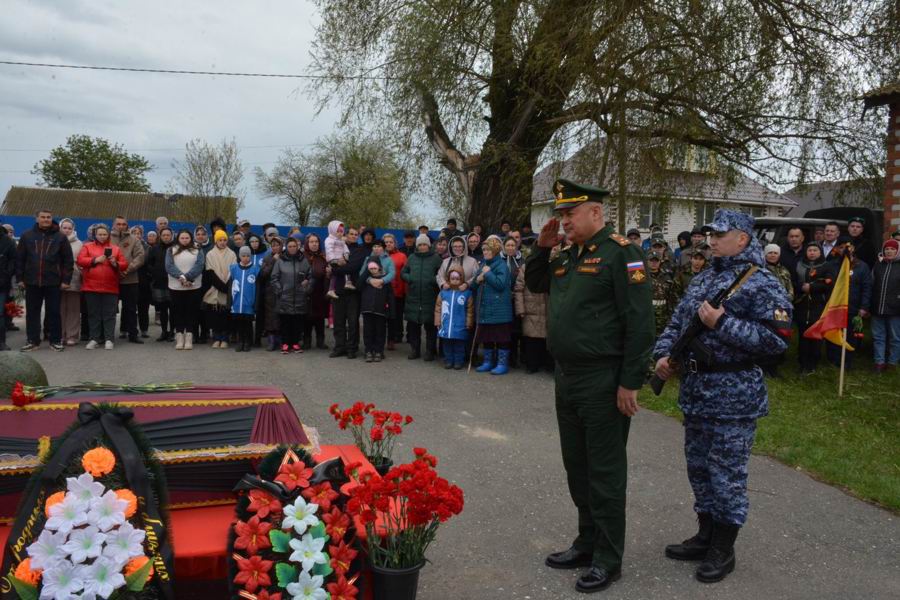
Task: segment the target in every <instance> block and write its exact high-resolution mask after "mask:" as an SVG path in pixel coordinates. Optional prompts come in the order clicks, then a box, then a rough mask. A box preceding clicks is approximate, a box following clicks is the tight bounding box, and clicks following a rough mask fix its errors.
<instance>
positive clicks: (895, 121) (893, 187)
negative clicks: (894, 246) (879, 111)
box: [884, 96, 900, 238]
mask: <svg viewBox="0 0 900 600" xmlns="http://www.w3.org/2000/svg"><path fill="white" fill-rule="evenodd" d="M888 112H889V115H890V116H889V119H888V136H887V169H886V170H885V177H884V227H885V238H887V236H888V235H889V234H890V233H891V232H893V231H897V229H898V228H900V98H897V97H896V96H895V97H894V99H893V100H892V102H891V103H890V105H889V111H888Z"/></svg>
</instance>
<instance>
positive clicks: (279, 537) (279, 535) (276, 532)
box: [269, 529, 291, 552]
mask: <svg viewBox="0 0 900 600" xmlns="http://www.w3.org/2000/svg"><path fill="white" fill-rule="evenodd" d="M269 541H270V542H272V551H273V552H290V551H291V546H290V541H291V536H290V534H288V533H285V532H283V531H281V530H280V529H272V530H270V531H269Z"/></svg>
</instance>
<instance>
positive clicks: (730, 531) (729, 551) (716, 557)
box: [695, 523, 741, 583]
mask: <svg viewBox="0 0 900 600" xmlns="http://www.w3.org/2000/svg"><path fill="white" fill-rule="evenodd" d="M740 529H741V528H740V526H739V525H729V524H726V523H714V524H713V537H712V543H711V544H710V545H709V552H707V553H706V558H705V559H703V562H702V563H700V566H699V567H697V571H696V573H695V575H696V576H697V580H698V581H702V582H703V583H715V582H716V581H722V580H723V579H725V577H726V576H727V575H728V574H729V573H731V572H732V571H734V563H735V558H734V540H736V539H737V535H738V531H740Z"/></svg>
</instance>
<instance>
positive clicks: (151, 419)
mask: <svg viewBox="0 0 900 600" xmlns="http://www.w3.org/2000/svg"><path fill="white" fill-rule="evenodd" d="M81 402H92V403H95V404H96V403H101V402H102V403H110V404H112V403H115V404H121V405H125V406H129V407H131V409H132V410H134V415H135V420H136V421H137V422H138V423H140V424H141V427H142V428H143V429H144V432H145V433H146V435H147V437H148V438H149V439H150V442H151V443H152V445H153V447H154V448H155V449H156V451H157V457H158V458H159V459H160V462H161V463H162V465H163V469H164V471H165V475H166V481H167V485H168V489H169V501H170V505H169V507H170V508H183V507H192V506H210V505H215V504H226V503H231V502H233V501H234V495H233V494H232V493H231V490H232V488H233V487H234V485H235V483H236V482H238V481H239V480H240V478H241V477H242V476H243V475H244V474H245V473H252V472H253V471H254V470H255V469H254V465H255V463H256V462H257V461H258V460H259V459H261V458H262V457H263V456H265V455H266V454H267V453H268V452H270V451H271V450H273V449H274V448H275V447H276V446H278V445H279V444H297V445H300V446H303V447H305V448H306V449H308V450H310V451H314V450H315V449H314V448H313V443H312V442H311V441H310V436H308V435H307V432H306V431H305V429H304V427H303V424H302V423H301V422H300V418H299V417H298V416H297V413H296V411H295V410H294V407H293V406H292V405H291V403H290V401H289V400H288V399H287V397H285V395H284V393H282V391H281V390H280V389H278V388H274V387H226V386H203V387H196V388H194V389H191V390H184V391H177V392H165V393H159V394H122V393H99V394H98V393H87V392H79V393H74V394H60V395H58V396H54V397H52V398H48V399H46V400H43V401H42V402H39V403H36V404H29V405H27V406H25V407H21V408H20V407H15V406H13V405H12V402H11V401H10V400H8V399H0V523H2V522H9V521H11V520H12V519H13V517H14V516H15V511H16V506H17V504H18V502H19V496H20V494H21V492H22V490H23V489H24V488H25V483H26V482H27V481H28V478H29V477H30V476H31V473H32V472H33V471H34V469H35V467H36V466H37V465H38V464H39V458H38V456H39V455H40V454H41V453H42V452H44V451H46V449H47V448H49V444H50V441H51V439H52V438H55V437H57V436H59V435H60V434H62V433H63V432H64V431H65V430H66V429H67V428H68V427H69V426H70V425H71V424H72V423H73V422H74V421H75V419H76V414H77V410H78V405H79V403H81Z"/></svg>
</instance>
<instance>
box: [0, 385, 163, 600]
mask: <svg viewBox="0 0 900 600" xmlns="http://www.w3.org/2000/svg"><path fill="white" fill-rule="evenodd" d="M132 418H134V411H132V410H131V409H130V408H128V407H125V406H113V407H111V408H107V409H105V410H102V411H101V410H100V409H99V408H98V407H97V406H95V405H93V404H91V403H90V402H82V403H81V404H79V405H78V422H79V424H80V425H81V426H80V427H78V428H77V429H75V430H73V431H72V432H71V433H70V434H69V435H68V436H67V437H66V439H65V440H64V441H63V443H62V445H60V447H59V448H58V449H57V450H56V452H54V453H53V455H52V456H51V457H50V460H49V462H48V463H47V464H46V465H45V466H44V468H43V470H42V471H41V474H40V479H39V481H38V482H37V484H36V485H31V486H29V489H28V491H27V492H26V495H25V497H24V498H23V499H22V502H21V503H20V505H19V511H18V515H17V517H16V520H15V522H14V523H13V527H12V531H11V532H10V535H9V539H8V540H7V544H6V548H5V551H4V553H3V567H2V570H0V573H2V574H8V575H10V576H11V575H12V573H13V572H14V570H15V565H14V564H13V560H14V556H13V546H14V545H15V544H16V541H17V540H18V539H19V538H20V537H21V536H22V533H23V531H24V530H25V528H26V526H27V523H28V520H29V517H30V515H31V514H32V510H33V509H35V507H36V505H37V504H38V500H39V498H40V495H41V490H44V489H47V488H48V487H50V486H53V485H55V484H56V482H57V480H58V479H59V476H60V475H62V473H63V472H64V471H65V470H66V469H67V468H68V466H69V465H70V464H71V463H72V459H73V457H74V456H76V455H77V454H80V453H82V452H84V450H85V447H86V446H89V445H91V444H92V443H93V442H94V440H96V439H98V438H99V437H101V436H102V435H103V434H106V437H107V438H108V439H109V441H110V442H111V446H112V448H111V449H112V450H113V452H115V454H116V456H117V457H118V459H119V460H120V461H121V465H122V467H123V469H124V470H125V479H126V482H127V484H128V487H129V488H130V489H131V490H132V491H133V492H134V494H135V496H137V497H138V498H139V499H143V500H144V502H143V506H142V505H141V502H140V500H139V503H138V510H143V513H144V515H143V517H144V518H143V520H144V525H145V531H147V530H148V529H152V531H153V533H154V534H155V535H156V540H157V544H158V546H157V548H156V552H157V553H158V554H159V556H160V557H161V558H162V560H163V563H164V564H165V567H166V571H167V572H168V579H166V580H164V579H162V578H161V577H157V583H158V585H159V587H160V590H161V591H162V597H163V598H166V600H174V599H175V592H174V589H173V586H172V580H173V576H174V568H173V567H174V558H173V553H172V547H171V545H170V544H169V539H168V534H167V532H166V528H165V525H164V524H163V520H162V518H161V515H160V513H159V505H158V503H157V498H156V494H154V492H153V486H152V485H150V479H149V478H148V477H147V470H146V466H145V465H144V459H143V455H142V454H141V451H140V449H139V448H138V446H137V444H136V443H135V441H134V438H133V437H132V436H131V433H129V431H128V429H127V428H126V427H125V424H126V423H128V422H129V421H130V420H131V419H132ZM37 533H38V532H36V531H34V532H32V534H31V535H32V541H33V539H36V538H37ZM29 543H30V542H29ZM24 554H25V552H24V549H23V551H22V556H21V557H20V558H21V559H24V558H25V556H24ZM152 559H153V557H151V560H152ZM4 587H5V586H4ZM2 598H4V599H7V598H8V599H13V598H18V595H17V594H16V593H15V590H14V589H13V590H9V591H8V592H3V595H2Z"/></svg>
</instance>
